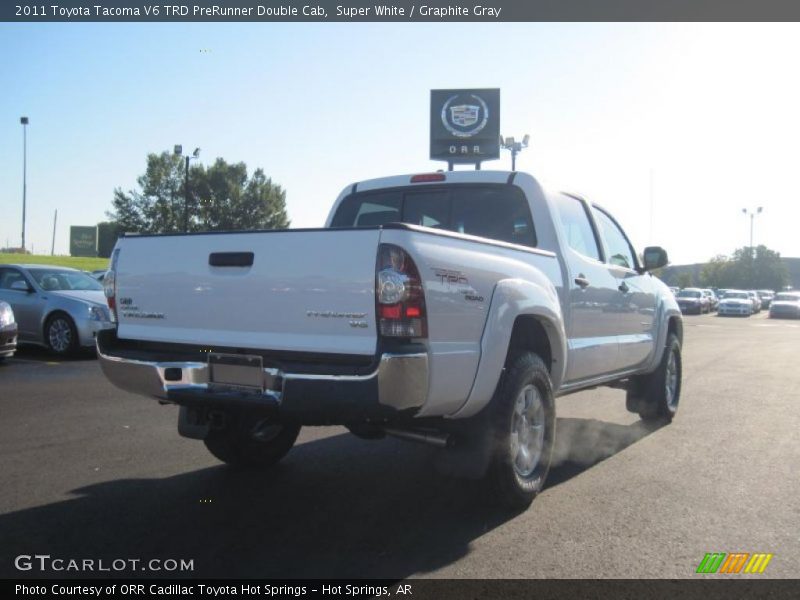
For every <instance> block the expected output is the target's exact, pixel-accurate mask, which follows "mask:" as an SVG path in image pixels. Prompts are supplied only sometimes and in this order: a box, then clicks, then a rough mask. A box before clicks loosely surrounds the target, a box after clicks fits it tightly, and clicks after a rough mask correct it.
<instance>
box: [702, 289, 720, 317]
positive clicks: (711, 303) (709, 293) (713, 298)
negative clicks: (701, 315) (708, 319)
mask: <svg viewBox="0 0 800 600" xmlns="http://www.w3.org/2000/svg"><path fill="white" fill-rule="evenodd" d="M703 294H705V296H706V298H708V308H709V312H714V311H716V310H717V307H718V306H719V300H718V299H717V295H716V294H715V293H714V290H709V289H705V290H703Z"/></svg>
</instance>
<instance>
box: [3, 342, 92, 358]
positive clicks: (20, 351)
mask: <svg viewBox="0 0 800 600" xmlns="http://www.w3.org/2000/svg"><path fill="white" fill-rule="evenodd" d="M15 359H23V360H27V361H41V362H82V361H92V360H97V352H96V351H95V349H94V348H81V349H80V350H78V351H77V352H76V353H75V354H74V355H71V356H56V355H55V354H53V353H52V352H50V351H49V350H48V349H47V348H45V347H44V346H34V345H33V344H21V345H19V346H17V351H16V353H15V354H14V356H13V357H11V358H9V359H6V361H13V360H15Z"/></svg>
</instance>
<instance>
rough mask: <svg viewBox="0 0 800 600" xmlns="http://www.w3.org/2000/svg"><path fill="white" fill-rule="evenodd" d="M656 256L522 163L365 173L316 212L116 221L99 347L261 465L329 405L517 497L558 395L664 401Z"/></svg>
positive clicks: (182, 421)
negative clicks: (212, 225) (177, 222)
mask: <svg viewBox="0 0 800 600" xmlns="http://www.w3.org/2000/svg"><path fill="white" fill-rule="evenodd" d="M666 263H667V256H666V252H665V251H664V250H663V249H661V248H658V247H650V248H646V249H645V250H644V253H643V259H642V260H641V261H640V260H639V259H638V258H637V255H636V252H635V251H634V249H633V247H632V245H631V244H630V242H629V241H628V237H627V236H626V235H625V233H624V231H623V230H622V228H621V227H620V226H619V224H618V223H617V222H616V221H615V220H614V218H613V217H612V216H611V215H610V213H608V212H607V211H606V210H604V209H603V208H601V207H599V206H598V205H596V204H594V203H592V202H589V201H587V200H585V199H583V198H581V197H578V196H574V195H569V194H560V193H558V194H551V193H547V192H545V191H544V190H543V189H542V187H541V186H540V184H539V183H538V182H537V181H536V180H535V179H534V178H533V177H531V176H530V175H528V174H526V173H518V172H513V173H509V172H500V171H455V172H447V173H443V172H442V173H427V174H423V175H413V176H410V175H404V176H396V177H387V178H382V179H376V180H371V181H362V182H358V183H356V184H352V185H348V186H347V187H346V188H345V190H344V191H343V192H342V194H341V195H340V196H339V199H338V200H337V201H336V203H335V204H334V205H333V208H332V210H331V213H330V215H329V217H328V220H327V223H326V228H325V229H314V230H308V229H304V230H291V229H289V230H275V231H262V232H237V233H218V232H214V234H199V233H198V234H188V235H185V234H183V235H181V234H178V235H160V236H152V235H142V236H132V237H122V238H121V239H119V240H118V241H117V244H116V246H115V249H114V251H113V254H112V263H111V268H110V270H109V272H108V274H107V275H106V278H105V282H104V285H105V291H106V296H107V297H108V299H109V305H110V306H111V307H112V309H113V310H115V311H116V316H117V319H116V321H117V327H116V329H112V330H108V331H103V332H101V333H100V334H99V335H98V356H99V358H100V364H101V366H102V368H103V371H104V373H105V374H106V376H107V377H108V378H109V379H110V380H111V381H112V382H113V383H114V384H116V385H117V386H119V387H120V388H122V389H125V390H129V391H131V392H134V393H136V394H140V395H142V396H145V397H149V398H150V399H151V400H152V399H153V398H155V399H158V400H160V401H161V402H166V403H172V404H178V405H180V407H181V409H180V411H179V415H180V416H179V421H178V431H179V433H181V434H182V435H184V436H187V437H191V438H196V439H202V440H204V442H205V445H206V447H207V448H208V450H209V451H210V452H211V453H212V454H213V455H214V456H216V457H217V458H218V459H220V460H222V461H224V462H226V463H229V464H232V465H238V466H249V467H261V468H263V467H268V466H270V465H272V464H274V463H276V462H277V461H279V460H280V459H281V458H282V457H283V456H284V455H285V454H286V453H287V452H288V451H289V450H290V448H291V447H292V445H293V444H294V442H295V439H296V438H297V435H298V432H299V430H300V427H301V426H302V425H321V424H342V425H345V426H347V427H348V428H349V429H350V431H351V432H353V433H354V434H356V435H359V436H362V437H366V438H380V437H383V436H385V435H392V436H397V437H401V438H405V439H410V440H415V441H420V442H426V443H429V444H433V445H435V446H439V447H440V448H441V449H442V453H441V454H440V455H439V457H438V458H437V460H446V461H447V463H448V471H449V472H451V473H461V474H464V475H469V476H472V477H478V478H481V477H482V478H483V480H484V482H485V485H486V486H488V487H489V488H490V489H491V490H493V491H494V492H495V493H494V494H493V495H492V497H493V498H495V499H496V500H498V501H500V502H503V503H505V504H510V505H513V506H517V507H524V506H527V505H528V504H529V503H530V502H531V500H532V499H533V497H534V496H535V495H536V493H537V492H538V491H540V490H541V489H542V487H543V485H544V481H545V478H546V475H547V472H548V468H549V464H550V457H551V454H552V451H553V443H554V435H555V422H556V421H555V416H556V415H555V404H554V398H555V397H556V396H561V395H565V394H568V393H571V392H577V391H578V390H584V389H588V388H591V387H594V386H597V385H614V386H617V387H624V388H626V389H627V405H626V406H627V408H628V410H630V411H632V412H635V413H638V414H639V415H640V417H641V418H642V419H646V420H655V421H669V420H671V419H672V417H673V416H674V415H675V413H676V411H677V409H678V402H679V398H680V392H681V339H682V330H683V329H682V319H681V313H680V310H679V308H678V306H677V304H676V302H675V299H674V298H673V296H672V294H671V293H670V291H669V289H668V288H667V287H666V285H664V283H662V282H661V281H660V280H659V279H658V278H656V277H653V276H652V275H651V274H650V271H651V270H652V269H656V268H659V267H662V266H664V265H665V264H666ZM154 404H155V403H154Z"/></svg>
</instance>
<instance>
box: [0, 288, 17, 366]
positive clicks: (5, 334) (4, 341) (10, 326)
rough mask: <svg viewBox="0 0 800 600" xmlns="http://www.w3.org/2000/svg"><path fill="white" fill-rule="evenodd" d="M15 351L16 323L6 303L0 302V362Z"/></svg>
mask: <svg viewBox="0 0 800 600" xmlns="http://www.w3.org/2000/svg"><path fill="white" fill-rule="evenodd" d="M16 350H17V322H16V320H15V319H14V310H13V309H12V308H11V305H10V304H9V303H8V302H0V361H3V360H5V359H7V358H9V357H10V356H14V352H16Z"/></svg>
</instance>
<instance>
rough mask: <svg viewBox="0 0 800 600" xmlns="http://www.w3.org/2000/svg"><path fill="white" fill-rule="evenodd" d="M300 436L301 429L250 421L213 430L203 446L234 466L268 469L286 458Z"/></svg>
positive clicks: (264, 420)
mask: <svg viewBox="0 0 800 600" xmlns="http://www.w3.org/2000/svg"><path fill="white" fill-rule="evenodd" d="M299 433H300V425H287V424H278V423H274V422H272V421H271V420H270V419H267V418H250V419H244V420H240V421H239V422H234V423H230V424H228V426H226V427H225V428H223V429H212V430H210V431H209V432H208V435H207V436H206V438H205V440H204V442H205V445H206V448H208V450H209V452H211V454H213V455H214V456H215V457H216V458H218V459H219V460H221V461H222V462H224V463H227V464H229V465H231V466H234V467H240V468H265V467H269V466H272V465H274V464H275V463H277V462H278V461H279V460H280V459H282V458H283V457H284V456H286V454H287V453H288V452H289V450H291V449H292V446H294V442H295V440H296V439H297V435H298V434H299Z"/></svg>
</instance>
